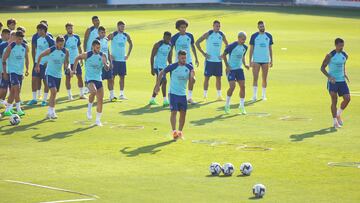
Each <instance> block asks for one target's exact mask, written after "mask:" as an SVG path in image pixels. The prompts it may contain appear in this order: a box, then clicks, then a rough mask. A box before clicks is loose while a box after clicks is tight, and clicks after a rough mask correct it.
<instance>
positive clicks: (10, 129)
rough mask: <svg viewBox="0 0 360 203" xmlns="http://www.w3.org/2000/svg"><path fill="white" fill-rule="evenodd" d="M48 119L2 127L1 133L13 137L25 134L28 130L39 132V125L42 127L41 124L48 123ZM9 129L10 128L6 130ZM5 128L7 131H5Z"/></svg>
mask: <svg viewBox="0 0 360 203" xmlns="http://www.w3.org/2000/svg"><path fill="white" fill-rule="evenodd" d="M47 120H48V119H46V118H44V119H41V120H38V121H35V122H33V123H29V124H22V123H20V124H19V125H15V126H13V125H10V124H8V125H3V126H1V127H0V132H1V134H2V135H11V134H14V133H16V132H23V131H27V130H38V129H39V128H38V127H36V126H37V125H40V124H41V123H44V122H47ZM6 127H8V128H6ZM4 128H5V129H4Z"/></svg>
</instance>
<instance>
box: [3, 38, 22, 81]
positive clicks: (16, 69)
mask: <svg viewBox="0 0 360 203" xmlns="http://www.w3.org/2000/svg"><path fill="white" fill-rule="evenodd" d="M8 48H10V49H11V51H10V55H9V57H8V59H7V61H6V65H7V66H6V70H7V72H8V73H9V74H10V73H16V74H18V75H23V74H24V64H25V56H26V48H27V45H26V44H25V43H21V44H16V43H15V42H12V43H11V44H10V45H9V46H8Z"/></svg>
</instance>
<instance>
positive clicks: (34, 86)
mask: <svg viewBox="0 0 360 203" xmlns="http://www.w3.org/2000/svg"><path fill="white" fill-rule="evenodd" d="M35 67H36V63H35V64H34V67H33V70H32V78H31V91H32V100H30V101H29V102H28V103H27V104H28V105H34V104H37V91H38V89H39V83H40V78H39V77H40V73H37V72H36V71H35Z"/></svg>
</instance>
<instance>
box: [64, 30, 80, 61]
mask: <svg viewBox="0 0 360 203" xmlns="http://www.w3.org/2000/svg"><path fill="white" fill-rule="evenodd" d="M64 38H65V48H67V49H68V50H69V62H70V64H74V63H75V59H76V57H77V56H78V55H79V49H78V47H79V46H80V45H81V41H80V37H79V35H75V34H73V35H65V36H64Z"/></svg>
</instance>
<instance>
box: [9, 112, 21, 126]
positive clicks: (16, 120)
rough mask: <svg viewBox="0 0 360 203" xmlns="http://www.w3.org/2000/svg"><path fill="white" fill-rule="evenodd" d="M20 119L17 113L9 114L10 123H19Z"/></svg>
mask: <svg viewBox="0 0 360 203" xmlns="http://www.w3.org/2000/svg"><path fill="white" fill-rule="evenodd" d="M20 120H21V119H20V116H19V115H17V114H13V115H11V116H10V119H9V121H10V124H11V125H18V124H19V123H20Z"/></svg>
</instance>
